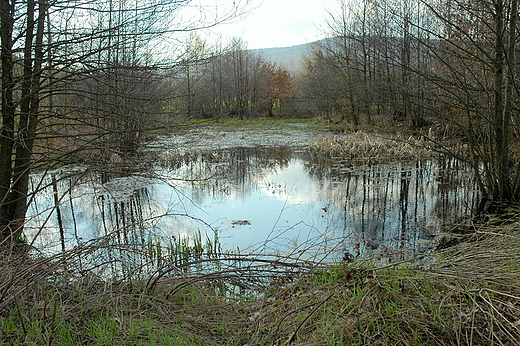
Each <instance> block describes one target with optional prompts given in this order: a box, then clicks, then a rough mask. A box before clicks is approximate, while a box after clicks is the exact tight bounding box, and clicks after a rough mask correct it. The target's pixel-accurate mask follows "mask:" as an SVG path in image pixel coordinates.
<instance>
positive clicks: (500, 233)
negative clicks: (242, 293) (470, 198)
mask: <svg viewBox="0 0 520 346" xmlns="http://www.w3.org/2000/svg"><path fill="white" fill-rule="evenodd" d="M517 220H518V218H517ZM517 220H516V221H514V222H513V221H511V220H509V221H507V222H505V223H502V224H499V225H496V224H493V225H490V224H489V223H488V224H486V225H482V226H480V227H478V228H477V229H476V231H475V232H474V233H473V235H472V236H471V237H472V239H471V240H472V241H471V242H461V243H459V244H458V245H456V246H453V247H450V248H448V249H445V250H442V251H440V252H438V253H436V254H435V255H434V258H433V259H430V261H429V262H430V264H429V265H426V267H425V264H424V263H423V264H422V265H421V266H419V267H418V266H415V267H412V266H411V265H403V264H401V265H395V266H385V267H379V268H378V267H374V266H363V265H362V264H360V263H357V264H343V265H340V266H337V267H330V268H327V269H325V270H318V271H316V272H315V273H314V274H313V275H309V276H305V277H304V278H302V279H300V280H299V281H298V282H297V283H295V284H293V285H289V286H287V287H286V288H284V289H283V290H280V291H276V292H273V294H271V295H270V296H269V297H267V298H266V299H265V300H263V301H262V304H260V305H258V307H257V311H256V313H255V314H254V316H256V318H255V323H256V326H257V330H259V331H263V335H262V336H261V337H260V336H259V339H258V341H257V344H259V345H261V344H283V345H286V344H293V345H517V344H518V340H520V236H519V233H520V232H519V229H520V222H519V221H517Z"/></svg>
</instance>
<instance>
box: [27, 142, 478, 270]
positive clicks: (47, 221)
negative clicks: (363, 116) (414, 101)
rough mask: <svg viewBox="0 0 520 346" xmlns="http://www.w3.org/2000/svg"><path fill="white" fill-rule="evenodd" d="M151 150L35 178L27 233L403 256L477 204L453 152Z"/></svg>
mask: <svg viewBox="0 0 520 346" xmlns="http://www.w3.org/2000/svg"><path fill="white" fill-rule="evenodd" d="M232 144H233V143H232ZM239 144H240V143H239ZM156 155H157V160H156V161H155V164H154V166H153V168H152V169H151V170H150V171H151V173H150V172H147V173H146V174H144V173H133V174H130V173H126V174H122V173H121V174H118V175H113V176H112V177H111V179H107V178H106V177H104V178H102V177H101V176H100V175H99V174H97V173H95V172H91V171H90V170H89V169H88V168H79V167H76V168H75V169H74V170H70V169H63V170H60V171H55V172H51V173H50V174H47V175H46V176H45V177H42V176H35V177H34V178H33V180H34V182H33V184H37V183H38V182H39V181H43V182H44V184H45V185H46V186H49V187H48V188H46V189H45V190H43V191H42V192H41V193H39V194H38V195H37V197H36V199H35V201H34V203H32V204H31V207H30V209H29V213H28V220H29V221H28V223H27V227H26V230H25V233H26V234H25V235H26V237H27V239H28V241H30V242H32V243H33V245H34V246H36V247H37V248H39V249H41V250H42V251H45V252H48V253H57V252H59V251H61V250H63V249H73V248H74V247H76V246H79V245H81V244H84V243H86V242H88V241H89V240H91V239H95V238H98V237H103V236H106V235H109V234H111V235H114V234H115V235H116V237H115V239H117V242H120V243H123V244H129V243H148V244H152V243H153V244H156V243H161V244H167V243H169V242H172V241H174V242H175V241H178V240H179V239H191V240H193V239H195V238H197V237H200V238H202V240H203V241H206V239H207V241H208V242H209V243H213V244H214V245H215V244H217V243H218V247H219V249H220V250H221V251H239V252H241V253H255V254H267V253H270V254H277V255H284V256H292V257H298V258H304V259H316V258H327V259H331V260H336V259H351V258H354V257H357V256H376V255H377V256H379V257H385V256H386V257H395V256H398V255H396V254H401V255H402V254H405V255H402V256H409V255H410V254H414V253H417V252H424V251H427V250H428V249H429V248H431V247H432V240H433V237H434V236H435V235H436V234H437V233H438V231H439V229H441V228H442V226H444V225H447V224H451V223H453V222H456V221H458V220H460V219H461V218H464V217H466V216H468V215H470V213H471V210H472V209H473V208H474V203H476V202H477V201H478V192H477V189H476V186H475V184H474V183H473V182H472V179H471V174H469V173H468V171H467V170H465V169H463V167H461V166H460V165H458V164H457V162H455V161H453V160H424V161H420V162H411V163H410V162H408V163H400V162H391V163H364V164H359V163H358V164H353V163H352V162H349V161H348V160H341V159H330V158H328V159H326V158H323V157H321V156H318V155H313V154H312V153H310V152H309V151H308V150H307V149H306V148H305V147H304V146H301V145H296V146H286V145H277V146H260V145H258V144H254V145H250V146H238V147H230V146H225V147H222V148H220V149H209V148H195V149H194V150H183V151H178V150H170V151H165V150H163V151H161V152H157V153H156ZM215 239H216V241H215ZM215 246H217V245H215Z"/></svg>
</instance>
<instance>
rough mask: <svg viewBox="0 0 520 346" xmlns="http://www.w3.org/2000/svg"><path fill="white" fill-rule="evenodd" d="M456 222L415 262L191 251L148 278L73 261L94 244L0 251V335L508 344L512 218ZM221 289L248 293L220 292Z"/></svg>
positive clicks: (75, 340)
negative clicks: (455, 236) (459, 225)
mask: <svg viewBox="0 0 520 346" xmlns="http://www.w3.org/2000/svg"><path fill="white" fill-rule="evenodd" d="M464 229H465V232H464V237H465V238H464V241H463V242H459V243H458V244H457V245H455V246H451V247H448V248H446V249H444V250H439V251H437V252H435V253H433V254H432V255H431V256H429V257H428V259H427V260H425V259H422V260H421V261H420V262H415V261H408V262H403V263H395V264H386V265H377V264H376V263H374V262H370V261H365V262H361V261H349V260H348V261H345V262H342V263H336V264H331V265H326V266H325V265H318V264H315V265H314V266H310V263H296V262H291V261H288V259H287V258H269V259H265V258H264V259H262V258H259V257H257V258H255V257H254V256H243V257H235V258H231V257H227V258H224V257H222V258H220V259H219V260H218V261H217V260H216V259H215V258H214V257H215V256H214V254H213V258H209V257H207V256H206V257H205V255H204V254H202V255H200V256H199V258H198V259H193V260H191V262H183V265H182V267H180V266H178V267H175V266H174V265H173V264H172V263H168V262H167V260H166V259H165V262H164V264H165V266H163V267H162V270H159V271H157V272H155V273H154V274H153V275H152V277H151V278H149V279H139V278H137V277H135V276H132V275H127V276H125V277H122V278H118V279H117V280H108V279H107V278H106V277H104V276H103V275H102V273H103V272H102V271H101V272H100V271H99V270H98V269H99V268H100V267H102V266H106V265H107V263H109V261H106V262H103V263H102V264H99V265H97V264H96V265H93V264H91V266H90V267H87V268H85V266H82V267H80V266H79V261H80V260H81V258H85V256H86V255H87V254H93V253H95V252H96V251H100V250H101V249H102V248H103V245H100V243H98V244H97V245H92V244H91V245H86V246H85V247H83V248H81V249H74V250H72V251H70V252H68V253H65V254H60V255H56V256H54V257H47V258H43V257H35V256H29V257H28V256H27V255H26V254H22V253H18V254H17V255H16V254H15V253H16V252H12V251H6V252H4V253H3V257H2V259H1V263H0V270H1V275H2V284H1V286H0V293H1V300H0V304H1V307H2V309H1V313H0V342H1V343H2V344H6V345H278V344H280V345H287V344H291V345H492V344H496V345H501V344H503V345H515V344H517V342H518V340H520V237H519V234H518V231H517V230H518V229H520V222H519V221H518V215H514V216H510V217H509V218H507V219H494V220H490V221H489V222H488V223H486V224H483V225H478V226H471V227H468V226H466V227H465V228H464ZM121 250H122V249H120V248H119V249H118V251H121ZM126 250H128V251H130V250H129V249H126ZM133 251H134V250H133ZM155 256H156V255H155ZM228 256H229V255H228ZM113 261H115V260H113ZM114 263H115V262H113V263H110V264H111V265H112V266H113V265H114ZM209 263H211V265H209ZM419 264H420V265H419ZM165 268H169V269H168V270H165ZM231 286H234V287H235V288H237V287H240V288H241V290H240V292H242V293H244V292H249V294H245V295H244V294H243V295H240V294H239V293H240V292H237V291H236V290H235V292H234V293H235V294H233V295H230V292H229V288H230V287H231ZM248 288H250V289H253V290H254V291H255V292H256V293H255V294H254V295H251V294H250V293H251V292H252V291H251V290H247V289H248Z"/></svg>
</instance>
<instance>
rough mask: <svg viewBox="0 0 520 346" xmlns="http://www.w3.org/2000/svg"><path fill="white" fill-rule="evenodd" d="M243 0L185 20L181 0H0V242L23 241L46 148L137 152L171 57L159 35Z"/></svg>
mask: <svg viewBox="0 0 520 346" xmlns="http://www.w3.org/2000/svg"><path fill="white" fill-rule="evenodd" d="M247 2H248V1H247V0H245V1H243V2H240V3H239V2H233V3H232V4H231V5H230V6H229V7H228V8H227V9H226V10H224V11H222V9H220V8H219V11H218V13H222V14H223V15H219V14H218V13H217V12H215V14H214V15H210V13H209V12H207V11H206V12H200V20H189V21H184V20H183V19H182V17H181V16H178V14H179V13H180V12H179V11H180V10H181V9H183V8H185V7H186V5H188V4H189V1H188V0H152V1H141V0H103V1H95V2H94V1H90V0H74V1H70V0H18V1H16V0H2V1H0V19H1V24H0V41H1V42H0V43H1V46H2V49H1V53H0V54H1V64H2V66H1V69H2V80H1V92H2V110H1V111H2V123H1V129H0V132H1V135H0V156H1V158H0V231H1V237H0V242H5V241H9V240H15V241H19V240H21V234H22V230H23V224H24V218H25V212H26V210H27V205H28V203H30V196H31V194H30V192H29V185H28V184H29V175H30V172H31V169H33V168H34V167H35V165H37V164H38V163H39V162H42V161H41V160H42V159H44V158H45V155H49V154H52V155H53V162H57V161H60V157H61V158H62V159H63V158H64V157H65V156H64V155H69V153H71V152H73V153H79V152H80V151H81V150H82V149H87V153H93V154H95V155H96V156H95V157H96V158H97V159H99V158H102V157H103V156H105V157H106V156H107V154H110V153H111V152H115V153H118V154H121V155H123V156H124V155H130V154H131V153H132V152H134V151H135V149H136V147H137V146H138V144H139V138H140V135H141V133H142V131H143V130H144V128H145V127H146V121H148V119H150V118H152V117H151V115H152V114H153V113H156V112H159V111H160V109H161V99H160V92H159V91H158V90H159V85H160V83H161V79H162V78H164V77H165V74H164V73H163V70H164V68H165V67H166V65H165V64H164V61H165V60H166V59H167V58H170V63H172V62H173V63H175V60H174V59H171V57H172V55H171V54H169V55H168V54H166V53H163V51H164V47H165V45H166V43H167V42H168V41H173V40H172V38H173V37H174V35H175V34H178V33H182V32H189V31H193V30H196V29H197V28H201V27H207V26H211V25H215V24H218V23H219V22H221V21H223V20H225V19H228V18H230V17H232V16H234V15H237V14H238V13H239V12H240V11H242V10H243V5H245V4H247ZM201 11H203V10H202V9H201ZM217 14H218V15H217ZM166 39H168V40H166ZM173 48H174V47H173ZM168 49H170V50H171V49H172V47H168ZM168 49H167V50H168ZM35 154H36V156H35ZM99 154H101V156H100V155H99ZM81 155H82V157H83V158H85V154H81ZM62 161H63V160H62ZM47 167H48V166H47Z"/></svg>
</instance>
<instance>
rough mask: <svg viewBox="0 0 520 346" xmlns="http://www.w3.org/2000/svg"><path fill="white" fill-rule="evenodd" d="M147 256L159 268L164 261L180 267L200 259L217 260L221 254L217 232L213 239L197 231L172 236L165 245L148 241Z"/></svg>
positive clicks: (153, 240)
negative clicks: (190, 233)
mask: <svg viewBox="0 0 520 346" xmlns="http://www.w3.org/2000/svg"><path fill="white" fill-rule="evenodd" d="M148 254H149V256H150V258H152V259H154V260H155V261H157V265H158V266H160V265H161V264H163V263H164V262H165V261H168V262H169V263H173V264H174V265H182V264H186V263H190V262H191V261H195V260H200V259H201V258H202V257H208V258H217V257H219V256H220V255H221V254H222V247H221V244H220V241H219V239H218V232H217V231H215V232H214V236H213V239H212V238H210V236H209V235H207V234H205V237H204V236H203V235H202V232H201V231H200V230H199V231H198V232H196V233H194V234H193V235H191V236H190V235H184V236H172V238H171V239H169V240H168V241H167V243H166V244H165V243H164V241H161V240H160V239H150V240H149V241H148Z"/></svg>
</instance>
